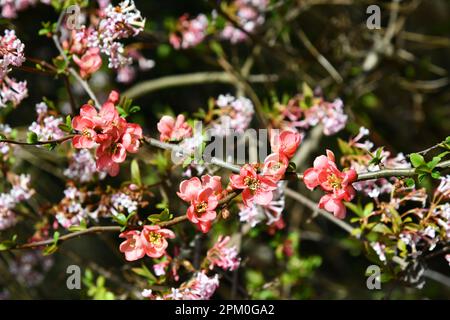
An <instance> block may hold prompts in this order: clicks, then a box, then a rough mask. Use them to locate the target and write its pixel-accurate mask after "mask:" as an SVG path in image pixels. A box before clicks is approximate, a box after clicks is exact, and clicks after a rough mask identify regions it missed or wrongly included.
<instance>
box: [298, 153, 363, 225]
mask: <svg viewBox="0 0 450 320" xmlns="http://www.w3.org/2000/svg"><path fill="white" fill-rule="evenodd" d="M357 176H358V175H357V173H356V171H355V170H354V169H350V170H347V171H344V172H341V171H339V169H338V168H337V167H336V163H335V157H334V153H333V152H332V151H330V150H327V156H319V157H317V158H316V159H315V160H314V167H313V168H309V169H307V170H306V171H305V173H304V175H303V181H304V183H305V185H306V187H307V188H308V189H310V190H312V189H314V188H316V187H317V186H320V187H321V188H322V189H323V190H324V191H326V192H327V194H326V195H324V196H323V197H322V198H321V199H320V201H319V208H323V209H325V210H327V211H329V212H332V213H333V214H334V215H335V216H336V217H338V218H340V219H343V218H344V217H345V213H346V209H345V206H344V205H343V204H342V201H351V200H352V199H353V197H354V196H355V189H354V188H353V186H352V183H353V182H355V181H356V179H357Z"/></svg>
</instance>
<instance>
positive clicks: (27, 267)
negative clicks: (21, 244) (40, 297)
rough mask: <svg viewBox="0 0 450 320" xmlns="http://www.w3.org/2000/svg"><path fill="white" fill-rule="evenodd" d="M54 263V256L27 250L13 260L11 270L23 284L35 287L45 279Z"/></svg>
mask: <svg viewBox="0 0 450 320" xmlns="http://www.w3.org/2000/svg"><path fill="white" fill-rule="evenodd" d="M53 263H54V260H53V258H52V257H50V256H43V255H42V253H41V252H40V251H27V252H24V253H23V254H21V255H20V256H17V257H16V259H15V260H12V262H11V264H10V265H9V271H10V272H11V274H12V275H13V276H14V278H15V279H16V280H18V281H19V282H20V283H21V284H22V285H24V286H26V287H35V286H37V285H39V284H40V283H41V282H42V281H43V280H44V277H45V274H46V272H48V271H49V270H50V268H51V267H52V266H53Z"/></svg>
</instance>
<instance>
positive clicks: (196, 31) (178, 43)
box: [169, 14, 208, 49]
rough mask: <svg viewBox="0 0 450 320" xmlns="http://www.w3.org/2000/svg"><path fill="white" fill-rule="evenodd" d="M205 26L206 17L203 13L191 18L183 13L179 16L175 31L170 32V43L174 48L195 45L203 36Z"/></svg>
mask: <svg viewBox="0 0 450 320" xmlns="http://www.w3.org/2000/svg"><path fill="white" fill-rule="evenodd" d="M207 28H208V18H207V17H206V16H205V15H204V14H199V15H198V16H197V17H195V18H193V19H189V16H188V15H187V14H185V15H183V16H181V17H180V18H179V20H178V23H177V26H176V31H175V32H172V33H171V34H170V37H169V40H170V43H171V44H172V46H173V47H174V48H175V49H180V48H183V49H187V48H190V47H195V46H196V45H198V44H199V43H201V42H202V41H203V39H204V38H205V36H206V29H207Z"/></svg>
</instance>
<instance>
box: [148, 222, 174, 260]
mask: <svg viewBox="0 0 450 320" xmlns="http://www.w3.org/2000/svg"><path fill="white" fill-rule="evenodd" d="M166 238H168V239H173V238H175V234H174V233H173V232H172V231H171V230H169V229H161V227H160V226H157V225H154V226H149V225H147V226H144V229H143V230H142V232H141V241H142V246H143V248H144V252H145V254H146V255H147V256H149V257H150V258H160V257H162V256H163V255H164V254H165V253H166V249H167V246H168V243H167V240H166Z"/></svg>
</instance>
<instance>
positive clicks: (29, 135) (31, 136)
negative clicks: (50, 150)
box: [27, 131, 38, 144]
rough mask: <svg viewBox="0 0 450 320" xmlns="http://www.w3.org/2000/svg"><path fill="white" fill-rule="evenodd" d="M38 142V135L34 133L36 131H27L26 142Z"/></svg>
mask: <svg viewBox="0 0 450 320" xmlns="http://www.w3.org/2000/svg"><path fill="white" fill-rule="evenodd" d="M36 142H38V136H37V134H36V132H33V131H29V132H28V133H27V143H30V144H31V143H36Z"/></svg>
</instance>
